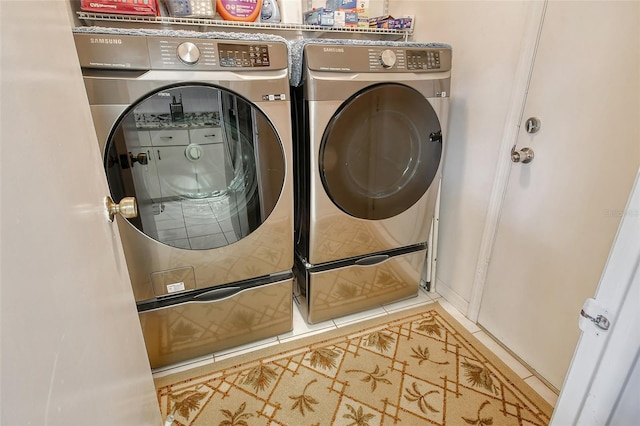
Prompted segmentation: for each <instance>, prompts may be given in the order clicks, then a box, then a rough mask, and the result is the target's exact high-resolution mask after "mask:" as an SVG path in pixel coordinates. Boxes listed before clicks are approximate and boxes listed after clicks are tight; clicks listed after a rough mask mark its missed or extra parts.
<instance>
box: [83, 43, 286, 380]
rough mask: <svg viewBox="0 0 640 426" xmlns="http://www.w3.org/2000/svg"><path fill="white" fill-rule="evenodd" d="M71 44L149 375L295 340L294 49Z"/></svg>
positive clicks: (280, 45)
mask: <svg viewBox="0 0 640 426" xmlns="http://www.w3.org/2000/svg"><path fill="white" fill-rule="evenodd" d="M74 37H75V42H76V46H77V50H78V56H79V59H80V63H81V66H82V70H83V76H84V83H85V86H86V89H87V95H88V97H89V103H90V105H91V113H92V116H93V120H94V123H95V128H96V132H97V135H98V141H99V142H100V144H101V145H100V147H101V149H102V151H103V153H104V164H105V170H106V175H107V179H108V182H109V186H110V190H111V196H112V198H113V200H114V201H115V202H116V203H117V202H120V200H122V199H123V197H135V198H136V199H137V205H138V211H139V215H138V217H135V218H130V219H124V218H122V217H120V216H118V219H117V222H118V228H119V231H120V235H121V237H122V243H123V246H124V252H125V256H126V261H127V267H128V270H129V274H130V276H131V283H132V286H133V293H134V295H135V299H136V302H137V304H138V311H139V315H140V321H141V325H142V330H143V334H144V338H145V342H146V346H147V351H148V354H149V359H150V363H151V367H152V368H157V367H160V366H164V365H168V364H173V363H176V362H180V361H183V360H187V359H191V358H194V357H198V356H201V355H205V354H210V353H212V352H214V351H217V350H221V349H225V348H228V347H231V346H237V345H239V344H243V343H247V342H250V341H254V340H258V339H263V338H266V337H270V336H274V335H276V334H279V333H283V332H286V331H289V330H291V328H292V285H293V275H292V272H291V268H292V265H293V187H292V185H293V184H292V174H291V166H292V152H291V118H290V101H289V82H288V61H287V47H286V44H285V43H284V42H280V41H249V40H237V39H236V40H230V39H214V38H206V37H204V36H203V37H202V38H199V37H196V36H195V35H194V37H193V38H191V37H190V38H184V37H182V38H178V37H167V36H151V35H142V36H141V35H121V34H108V33H107V34H95V33H81V32H76V33H75V34H74Z"/></svg>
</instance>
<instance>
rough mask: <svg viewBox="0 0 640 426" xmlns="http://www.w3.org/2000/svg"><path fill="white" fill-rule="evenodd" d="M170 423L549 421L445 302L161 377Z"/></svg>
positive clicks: (295, 425) (358, 425)
mask: <svg viewBox="0 0 640 426" xmlns="http://www.w3.org/2000/svg"><path fill="white" fill-rule="evenodd" d="M156 388H157V393H158V401H159V403H160V409H161V411H162V415H163V418H165V417H166V416H167V415H169V414H173V416H174V417H175V420H174V423H173V424H174V425H212V426H213V425H220V426H253V425H287V426H301V425H331V426H333V425H354V426H365V425H371V426H372V425H429V424H433V425H476V426H490V425H495V426H502V425H531V426H533V425H547V424H548V423H549V419H550V416H551V412H552V407H551V406H550V405H549V404H548V403H547V402H545V401H544V400H543V399H542V398H541V397H540V396H538V395H537V394H536V393H535V392H534V391H533V390H532V389H531V388H530V387H529V386H528V385H527V384H526V383H525V382H524V381H523V380H521V379H520V378H518V376H516V375H515V374H514V373H513V371H511V370H510V369H509V368H508V367H507V366H506V365H505V364H504V363H503V362H501V361H500V360H499V359H497V358H496V357H495V356H494V355H493V354H492V353H491V352H489V350H488V349H486V348H485V347H484V346H483V345H482V344H481V343H480V342H479V341H478V340H477V339H476V338H475V337H473V336H472V335H471V334H470V333H469V332H468V331H466V330H465V329H464V328H463V327H462V326H461V325H460V324H459V323H457V322H456V320H455V319H453V317H451V316H450V315H449V314H448V313H447V312H446V311H445V310H444V309H443V308H442V307H441V306H440V305H438V304H431V305H426V306H422V307H419V308H413V309H410V310H408V311H403V312H399V313H396V314H392V315H387V316H384V317H380V318H375V319H371V320H368V321H364V322H361V323H358V324H354V325H350V326H347V327H344V328H340V329H338V330H333V331H330V332H326V333H322V334H319V335H316V336H310V337H306V338H302V339H300V340H296V341H293V342H289V343H285V344H280V345H276V346H273V347H270V348H268V349H265V350H260V351H257V352H254V353H251V354H247V355H243V356H240V357H236V358H232V359H227V360H224V361H221V362H217V363H214V364H212V365H209V366H205V367H199V368H197V369H193V370H190V371H187V372H183V373H177V374H173V375H170V376H166V377H161V378H158V379H156Z"/></svg>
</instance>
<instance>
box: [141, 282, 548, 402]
mask: <svg viewBox="0 0 640 426" xmlns="http://www.w3.org/2000/svg"><path fill="white" fill-rule="evenodd" d="M436 300H437V301H438V302H439V303H440V305H441V306H442V307H443V308H444V309H446V310H447V312H449V314H451V315H452V316H453V317H454V318H455V319H456V320H457V321H458V322H459V323H460V324H462V325H463V326H464V327H465V328H466V329H467V330H469V332H471V333H472V334H473V335H474V336H475V337H476V338H477V339H478V340H480V341H481V342H482V343H483V344H484V345H485V346H487V347H488V348H489V349H490V350H491V351H493V353H494V354H495V355H497V356H498V357H499V358H500V359H501V360H502V361H503V362H504V363H505V364H507V365H508V366H509V367H510V368H511V369H512V370H513V371H514V372H515V373H516V374H517V375H518V376H519V377H520V378H522V379H524V381H525V382H526V383H528V384H529V386H531V387H532V388H533V389H534V390H535V391H537V392H538V394H539V395H540V396H541V397H543V398H544V399H545V400H546V401H547V402H549V403H550V404H551V405H552V406H555V404H556V401H557V399H558V395H557V394H556V393H555V392H554V391H553V390H552V389H550V388H549V387H547V386H546V385H545V384H544V382H543V381H542V380H540V379H538V378H537V377H536V376H535V375H534V374H533V373H531V371H529V370H528V369H527V367H525V366H524V365H522V364H521V363H520V362H519V361H518V360H517V359H516V358H514V357H513V356H512V355H511V354H510V353H509V352H507V351H506V350H505V349H504V348H503V347H502V346H500V345H499V344H498V343H497V342H495V341H494V340H493V338H492V337H490V336H489V335H488V334H487V333H485V332H484V331H483V330H481V329H480V327H478V326H477V325H476V324H474V323H472V322H471V321H469V320H468V319H467V318H465V316H464V315H463V314H462V313H460V312H459V311H458V310H457V309H456V308H455V307H453V305H451V304H450V303H449V302H447V300H446V299H444V298H443V297H441V296H440V295H439V294H437V293H430V292H427V291H426V290H425V289H423V288H420V292H419V294H418V296H417V297H414V298H411V299H408V300H403V301H400V302H396V303H392V304H389V305H385V306H382V307H379V308H375V309H371V310H368V311H365V312H361V313H358V314H353V315H348V316H345V317H341V318H338V319H335V320H331V321H325V322H322V323H318V324H312V325H310V324H307V323H306V321H305V320H304V319H303V318H302V315H301V314H300V312H299V311H298V309H297V307H296V306H294V310H293V330H292V331H290V332H288V333H285V334H281V335H279V336H274V337H272V338H269V339H265V340H261V341H258V342H254V343H251V344H247V345H244V346H239V347H236V348H232V349H228V350H225V351H221V352H216V353H214V354H212V355H208V356H204V357H201V358H197V359H193V360H190V361H187V362H184V363H181V364H176V365H172V366H168V367H163V368H158V369H156V370H154V371H153V376H154V377H161V376H166V375H168V374H172V373H177V372H179V371H185V370H189V369H191V368H194V367H199V366H202V365H206V364H211V363H213V362H215V361H220V360H223V359H226V358H231V357H234V356H237V355H241V354H244V353H247V352H252V351H255V350H259V349H261V348H265V347H268V346H273V345H277V344H279V343H284V342H289V341H292V340H295V339H299V338H301V337H306V336H310V335H313V334H318V333H322V332H325V331H329V330H331V329H335V328H339V327H342V326H345V325H347V324H353V323H356V322H359V321H363V320H366V319H369V318H374V317H378V316H383V315H388V314H390V313H393V312H398V311H402V310H404V309H409V308H413V307H415V306H419V305H426V304H429V303H433V302H435V301H436ZM294 305H295V304H294Z"/></svg>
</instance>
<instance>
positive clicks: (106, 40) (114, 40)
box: [91, 37, 122, 44]
mask: <svg viewBox="0 0 640 426" xmlns="http://www.w3.org/2000/svg"><path fill="white" fill-rule="evenodd" d="M91 44H122V39H121V38H93V37H92V38H91Z"/></svg>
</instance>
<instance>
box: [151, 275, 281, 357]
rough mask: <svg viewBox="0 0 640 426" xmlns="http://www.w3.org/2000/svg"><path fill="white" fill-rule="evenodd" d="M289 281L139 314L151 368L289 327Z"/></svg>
mask: <svg viewBox="0 0 640 426" xmlns="http://www.w3.org/2000/svg"><path fill="white" fill-rule="evenodd" d="M292 285H293V279H292V278H290V275H289V278H288V279H285V280H282V281H278V282H274V283H272V284H266V285H259V286H256V287H252V288H248V289H246V290H242V291H240V292H238V293H236V294H233V295H231V296H229V297H224V298H221V299H217V300H213V301H190V302H185V303H181V304H176V305H169V306H167V307H164V308H160V309H154V310H149V311H144V312H140V313H139V317H140V323H141V325H142V334H143V335H144V341H145V345H146V347H147V353H148V355H149V361H150V363H151V368H158V367H162V366H166V365H170V364H175V363H178V362H183V361H186V360H189V359H192V358H196V357H199V356H204V355H208V354H211V353H213V352H215V351H220V350H224V349H228V348H232V347H235V346H239V345H243V344H246V343H249V342H253V341H257V340H261V339H265V338H267V337H272V336H275V335H278V334H282V333H286V332H288V331H291V329H292V328H293V316H292V315H293V313H292V308H293V301H292Z"/></svg>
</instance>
